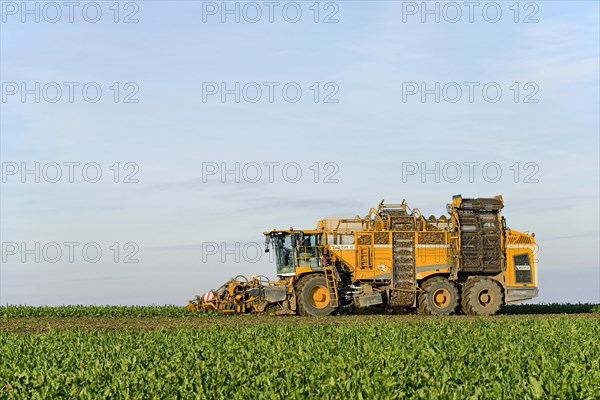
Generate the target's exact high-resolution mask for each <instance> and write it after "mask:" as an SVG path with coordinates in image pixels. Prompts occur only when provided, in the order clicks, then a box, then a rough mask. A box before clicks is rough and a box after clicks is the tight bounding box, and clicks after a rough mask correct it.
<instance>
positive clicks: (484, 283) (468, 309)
mask: <svg viewBox="0 0 600 400" xmlns="http://www.w3.org/2000/svg"><path fill="white" fill-rule="evenodd" d="M503 304H504V291H503V290H502V287H501V286H500V284H499V283H498V282H496V281H495V280H493V279H491V278H484V277H480V276H478V277H476V278H472V279H470V280H469V281H468V282H467V283H466V284H465V285H463V291H462V308H463V311H464V312H465V314H467V315H495V314H496V313H498V311H500V307H502V305H503Z"/></svg>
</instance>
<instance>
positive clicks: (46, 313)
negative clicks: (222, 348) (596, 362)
mask: <svg viewBox="0 0 600 400" xmlns="http://www.w3.org/2000/svg"><path fill="white" fill-rule="evenodd" d="M357 312H359V313H361V314H377V313H384V312H385V311H384V310H383V309H378V308H376V307H371V308H367V309H358V310H357V309H354V308H348V307H346V308H345V309H343V310H341V314H354V313H357ZM589 312H596V313H597V312H600V305H596V304H592V303H578V304H568V303H550V304H520V305H507V306H504V307H502V310H501V314H507V315H515V314H578V313H589ZM198 314H201V315H202V314H214V313H212V312H209V311H204V312H202V313H198V312H194V311H188V310H185V309H184V308H183V307H181V306H175V305H165V306H159V305H150V306H84V305H68V306H39V307H36V306H23V305H7V306H0V317H193V316H197V315H198Z"/></svg>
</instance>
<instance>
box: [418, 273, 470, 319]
mask: <svg viewBox="0 0 600 400" xmlns="http://www.w3.org/2000/svg"><path fill="white" fill-rule="evenodd" d="M421 289H422V291H421V292H420V293H419V299H418V300H419V314H422V315H452V314H455V313H456V310H457V308H458V305H459V303H460V301H459V295H458V289H457V288H456V285H455V284H454V283H452V282H450V281H449V280H448V279H447V278H444V277H441V276H436V277H433V278H430V279H428V280H427V281H426V282H425V283H424V284H423V285H422V286H421Z"/></svg>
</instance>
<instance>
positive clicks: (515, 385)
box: [0, 315, 600, 399]
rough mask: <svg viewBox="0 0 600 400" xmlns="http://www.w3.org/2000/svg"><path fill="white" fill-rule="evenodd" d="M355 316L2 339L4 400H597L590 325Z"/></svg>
mask: <svg viewBox="0 0 600 400" xmlns="http://www.w3.org/2000/svg"><path fill="white" fill-rule="evenodd" d="M363 318H364V317H363V316H355V317H353V320H355V321H356V322H355V323H344V324H339V323H336V322H335V321H336V318H328V319H323V320H319V322H318V323H313V324H306V325H302V324H300V325H298V324H296V325H294V324H278V323H274V324H257V325H243V324H240V325H238V326H232V325H222V326H221V325H219V322H218V321H219V320H223V318H214V321H215V325H213V326H210V327H206V328H200V329H189V328H178V329H155V330H149V329H134V330H131V329H120V330H106V331H97V330H91V331H88V330H80V329H69V330H54V329H50V330H46V331H45V332H43V333H34V334H31V333H27V334H21V333H9V332H3V331H0V351H1V354H2V357H0V385H1V386H0V397H7V398H22V399H46V398H86V399H87V398H89V399H97V398H129V399H152V398H186V399H187V398H231V399H242V398H244V399H245V398H255V399H265V398H268V399H278V398H291V399H304V398H316V397H325V398H359V399H360V398H369V399H373V398H442V399H484V398H489V399H496V398H514V399H541V398H544V399H545V398H578V399H595V398H598V394H599V393H600V392H599V388H600V341H599V340H598V332H600V318H597V317H596V316H592V315H587V316H577V317H567V316H562V317H540V316H537V317H510V316H500V317H496V318H482V319H478V318H467V317H454V318H452V317H450V318H422V317H411V318H409V319H407V318H406V317H399V316H385V317H384V316H381V317H378V318H377V319H376V321H377V322H371V323H361V321H362V319H363ZM244 319H246V320H248V318H246V317H232V318H225V320H230V321H231V320H244ZM250 319H251V320H254V319H258V318H250ZM263 319H264V321H267V322H268V321H271V320H273V321H275V320H277V317H275V318H271V319H269V317H263ZM292 319H293V320H310V319H309V318H292ZM15 320H16V321H17V322H18V320H19V319H15V318H5V319H4V322H2V323H7V322H8V323H11V321H15ZM407 320H408V321H411V322H407ZM323 321H328V322H323ZM2 387H4V389H2Z"/></svg>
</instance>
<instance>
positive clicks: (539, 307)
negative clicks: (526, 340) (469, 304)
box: [500, 303, 600, 315]
mask: <svg viewBox="0 0 600 400" xmlns="http://www.w3.org/2000/svg"><path fill="white" fill-rule="evenodd" d="M599 307H600V305H597V304H593V303H577V304H573V303H547V304H544V303H542V304H516V305H512V304H509V305H505V306H504V307H502V309H501V310H500V313H501V314H509V315H511V314H513V315H514V314H580V313H590V312H597V311H594V310H595V309H596V310H597V309H598V308H599Z"/></svg>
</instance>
